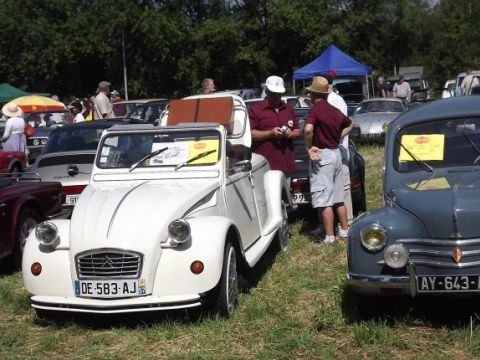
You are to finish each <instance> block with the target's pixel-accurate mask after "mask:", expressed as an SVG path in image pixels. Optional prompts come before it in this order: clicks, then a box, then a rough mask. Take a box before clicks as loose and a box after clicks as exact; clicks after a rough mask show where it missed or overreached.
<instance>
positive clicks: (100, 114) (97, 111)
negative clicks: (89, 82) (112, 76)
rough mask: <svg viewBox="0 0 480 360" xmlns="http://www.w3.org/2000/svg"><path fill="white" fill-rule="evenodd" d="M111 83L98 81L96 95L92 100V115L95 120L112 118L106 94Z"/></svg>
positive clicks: (111, 110)
mask: <svg viewBox="0 0 480 360" xmlns="http://www.w3.org/2000/svg"><path fill="white" fill-rule="evenodd" d="M110 86H111V84H110V83H109V82H108V81H100V82H99V83H98V89H97V96H95V100H94V102H93V117H94V119H95V120H102V119H111V118H113V107H112V103H111V102H110V99H109V98H108V96H109V95H110Z"/></svg>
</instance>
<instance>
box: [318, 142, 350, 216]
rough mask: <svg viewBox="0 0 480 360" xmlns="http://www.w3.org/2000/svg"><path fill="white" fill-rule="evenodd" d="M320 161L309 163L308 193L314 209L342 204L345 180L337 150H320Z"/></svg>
mask: <svg viewBox="0 0 480 360" xmlns="http://www.w3.org/2000/svg"><path fill="white" fill-rule="evenodd" d="M321 154H322V155H321V156H322V160H320V161H310V192H311V196H312V206H313V207H314V208H320V207H330V206H333V205H335V204H339V203H343V200H344V186H345V178H344V175H343V171H342V158H341V155H340V151H339V150H338V149H335V150H330V149H322V150H321Z"/></svg>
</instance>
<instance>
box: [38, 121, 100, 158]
mask: <svg viewBox="0 0 480 360" xmlns="http://www.w3.org/2000/svg"><path fill="white" fill-rule="evenodd" d="M104 129H105V128H103V127H101V128H97V127H83V126H82V127H80V126H79V127H73V126H72V127H71V126H66V127H64V128H61V129H57V130H55V131H54V132H52V133H51V135H50V137H49V139H48V142H47V145H46V147H45V151H44V152H45V153H54V152H63V151H79V150H96V149H97V147H98V142H99V141H100V137H101V136H102V132H103V130H104Z"/></svg>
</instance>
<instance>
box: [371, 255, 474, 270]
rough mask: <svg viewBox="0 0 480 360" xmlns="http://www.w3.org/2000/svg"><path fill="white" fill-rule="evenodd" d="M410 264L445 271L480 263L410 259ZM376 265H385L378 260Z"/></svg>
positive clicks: (466, 267) (382, 261) (383, 261)
mask: <svg viewBox="0 0 480 360" xmlns="http://www.w3.org/2000/svg"><path fill="white" fill-rule="evenodd" d="M410 262H411V263H412V264H415V265H426V266H432V267H436V268H446V269H468V268H472V267H477V266H480V261H472V262H469V263H458V264H456V263H447V262H443V261H434V260H415V259H412V258H410ZM377 264H378V265H382V266H383V265H385V266H387V265H386V264H385V260H383V259H382V260H379V261H377Z"/></svg>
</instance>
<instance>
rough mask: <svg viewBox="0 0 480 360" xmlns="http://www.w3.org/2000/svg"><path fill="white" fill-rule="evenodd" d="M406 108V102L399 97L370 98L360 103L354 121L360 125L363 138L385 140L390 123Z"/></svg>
mask: <svg viewBox="0 0 480 360" xmlns="http://www.w3.org/2000/svg"><path fill="white" fill-rule="evenodd" d="M405 110H406V108H405V104H404V103H403V101H402V100H400V99H397V98H374V99H368V100H364V101H362V102H361V103H360V104H358V107H357V108H356V110H355V113H354V115H353V116H352V121H353V123H354V124H355V126H358V127H360V134H361V135H360V136H361V140H365V141H383V139H384V138H385V129H386V127H387V126H388V124H389V123H390V122H392V121H393V120H394V119H395V118H397V117H398V116H399V115H400V114H401V113H403V112H404V111H405Z"/></svg>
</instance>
